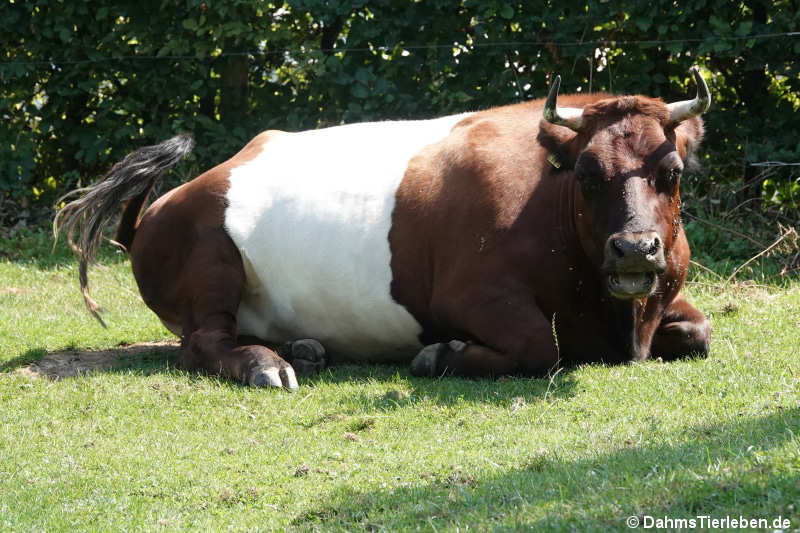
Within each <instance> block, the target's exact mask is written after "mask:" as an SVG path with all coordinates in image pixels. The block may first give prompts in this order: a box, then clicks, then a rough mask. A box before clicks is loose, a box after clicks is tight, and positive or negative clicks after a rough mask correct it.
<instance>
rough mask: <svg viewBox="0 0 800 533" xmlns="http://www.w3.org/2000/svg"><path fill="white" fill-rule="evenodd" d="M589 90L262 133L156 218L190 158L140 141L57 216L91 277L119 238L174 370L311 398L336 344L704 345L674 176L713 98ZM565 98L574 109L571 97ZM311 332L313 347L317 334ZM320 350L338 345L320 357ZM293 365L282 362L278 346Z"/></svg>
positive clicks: (512, 353)
mask: <svg viewBox="0 0 800 533" xmlns="http://www.w3.org/2000/svg"><path fill="white" fill-rule="evenodd" d="M692 73H693V75H694V78H695V80H696V82H697V85H698V94H697V97H695V99H693V100H687V101H682V102H676V103H672V104H665V103H664V102H662V101H661V100H660V99H653V98H648V97H644V96H612V95H609V94H575V95H569V96H564V97H563V98H562V102H561V103H562V105H565V107H560V106H557V105H556V100H557V94H558V88H559V83H560V78H558V77H556V79H555V82H554V83H553V86H552V88H551V91H550V94H549V96H548V98H547V100H546V101H544V100H536V101H531V102H525V103H521V104H516V105H509V106H505V107H500V108H495V109H489V110H485V111H479V112H474V113H464V114H461V115H454V116H448V117H444V118H438V119H433V120H421V121H406V122H403V121H399V122H374V123H362V124H352V125H346V126H338V127H332V128H327V129H321V130H314V131H304V132H299V133H286V132H281V131H267V132H264V133H262V134H260V135H258V136H257V137H256V138H254V139H253V140H252V141H250V143H249V144H248V145H247V146H245V147H244V148H243V149H242V151H240V152H239V153H238V154H236V155H235V156H234V157H233V158H231V159H229V160H228V161H226V162H224V163H222V164H221V165H219V166H217V167H215V168H213V169H211V170H209V171H207V172H205V173H204V174H202V175H200V176H199V177H197V178H195V179H194V180H192V181H190V182H188V183H185V184H183V185H181V186H179V187H177V188H175V189H173V190H171V191H169V192H168V193H166V194H165V195H164V196H162V197H160V198H159V199H158V200H156V201H155V202H154V203H153V204H152V205H151V206H150V207H149V208H148V209H147V210H146V211H145V212H144V214H141V216H140V211H141V208H142V206H143V204H144V202H145V200H146V198H147V196H148V194H149V193H150V190H151V188H152V186H153V183H154V181H155V180H156V179H157V178H158V177H159V176H160V175H161V173H162V172H163V171H164V170H165V169H167V168H169V167H170V166H172V165H173V164H175V163H176V162H177V161H179V160H180V159H181V158H182V157H183V156H184V155H185V154H186V153H187V152H188V151H189V150H190V149H191V147H192V141H191V139H190V138H189V137H187V136H178V137H175V138H173V139H171V140H168V141H166V142H164V143H162V144H159V145H156V146H151V147H146V148H142V149H140V150H137V151H136V152H133V153H132V154H130V155H129V156H128V157H126V158H125V159H124V160H123V161H121V162H120V163H118V164H117V165H116V166H114V168H112V170H111V171H110V173H109V174H108V176H107V177H106V178H105V180H103V181H101V182H100V183H98V184H96V185H94V186H92V187H89V188H87V189H84V190H81V191H76V194H77V195H79V196H80V197H79V198H78V199H77V200H74V201H72V202H71V203H69V204H68V205H66V206H65V207H64V208H63V209H62V211H61V212H60V213H59V215H58V216H57V217H56V221H55V227H56V228H57V230H66V231H67V233H68V234H69V236H70V240H71V241H72V240H73V236H74V234H75V233H76V232H77V233H78V239H77V241H76V243H75V249H76V250H77V252H78V254H79V256H80V280H81V287H82V289H83V291H84V297H85V300H86V303H87V305H88V307H89V309H90V311H92V312H93V314H95V316H98V318H99V315H97V305H96V303H95V302H94V301H93V300H92V299H91V298H90V297H89V295H88V289H87V277H86V268H87V264H88V263H89V262H90V261H91V259H92V257H93V254H94V251H95V249H96V246H97V244H98V242H99V240H100V237H101V234H102V228H103V226H104V225H105V224H106V223H107V222H108V221H109V220H110V219H111V218H112V217H113V216H114V215H115V213H117V212H118V209H119V206H120V205H122V204H123V203H124V202H127V205H126V206H125V208H124V210H123V212H122V216H121V220H120V224H119V228H118V230H117V237H116V240H117V241H118V242H119V243H120V244H121V245H123V246H124V247H125V248H127V249H128V250H129V252H130V255H131V262H132V265H133V272H134V275H135V277H136V281H137V283H138V285H139V290H140V292H141V295H142V298H143V299H144V301H145V303H146V304H147V305H148V306H149V307H150V308H151V309H152V310H153V311H154V312H155V313H156V315H158V317H159V318H160V319H161V320H162V322H163V323H164V324H165V325H166V327H167V328H169V329H170V331H172V332H174V333H175V334H176V335H179V336H180V337H181V351H180V357H179V363H180V364H181V365H182V366H184V367H187V368H194V369H202V370H204V371H207V372H211V373H221V374H224V375H228V376H231V377H233V378H234V379H237V380H241V381H242V382H245V383H248V384H250V385H255V386H284V387H287V388H296V387H297V380H296V377H295V371H294V369H293V365H294V367H296V368H297V369H298V371H307V370H313V369H318V368H320V367H321V366H322V365H324V364H325V361H326V357H327V355H326V351H325V350H327V354H328V355H330V354H339V355H341V356H343V357H346V358H348V359H351V360H359V361H372V362H378V361H393V362H398V361H406V362H411V370H412V372H413V373H414V374H415V375H427V376H433V375H441V374H446V373H450V374H456V375H463V376H488V375H501V374H523V375H541V374H543V373H546V372H547V371H548V370H549V369H551V368H553V367H554V366H555V365H557V364H559V363H560V362H564V363H577V362H590V361H605V362H623V361H631V360H643V359H646V358H648V357H662V358H664V359H673V358H676V357H681V356H687V355H690V354H700V355H704V354H706V353H707V351H708V347H709V338H710V327H709V323H708V321H707V320H706V319H705V317H704V316H703V315H702V314H701V313H700V312H699V311H698V310H697V309H695V308H694V307H692V306H691V305H690V304H689V303H688V302H687V301H686V300H685V299H684V297H683V296H682V295H681V294H680V290H681V287H682V286H683V283H684V280H685V278H686V272H687V267H688V264H689V246H688V244H687V240H686V236H685V234H684V231H683V227H682V226H681V217H680V209H681V207H680V203H681V202H680V198H679V183H680V177H681V172H682V170H683V168H684V166H686V165H688V164H689V161H690V160H691V159H692V152H693V150H694V148H695V147H696V146H697V144H698V142H699V141H700V139H701V137H702V131H703V126H702V121H701V119H700V118H699V115H700V114H702V113H703V112H704V111H705V110H706V109H707V108H708V105H709V103H710V95H709V92H708V87H707V86H706V84H705V82H704V81H703V78H702V77H701V76H700V74H699V72H698V71H697V69H693V70H692ZM567 106H568V107H567ZM312 339H314V340H312ZM322 346H324V347H325V349H323V348H322ZM279 354H280V355H279Z"/></svg>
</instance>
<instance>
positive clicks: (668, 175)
mask: <svg viewBox="0 0 800 533" xmlns="http://www.w3.org/2000/svg"><path fill="white" fill-rule="evenodd" d="M682 173H683V167H672V168H670V169H668V170H666V171H664V172H662V174H661V175H662V176H663V178H662V180H663V181H662V183H663V184H664V185H665V186H667V187H670V188H671V187H674V186H675V184H676V183H678V180H679V179H680V177H681V174H682Z"/></svg>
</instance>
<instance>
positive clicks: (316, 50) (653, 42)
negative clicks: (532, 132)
mask: <svg viewBox="0 0 800 533" xmlns="http://www.w3.org/2000/svg"><path fill="white" fill-rule="evenodd" d="M797 36H800V31H790V32H781V33H760V34H755V35H742V36H737V35H729V36H710V37H703V38H700V37H695V38H688V39H663V40H658V39H644V40H615V39H595V40H590V41H563V42H559V41H496V42H489V43H480V42H477V43H472V44H470V45H466V44H459V43H451V44H409V45H405V44H401V43H396V44H394V45H379V46H373V47H353V48H347V47H345V48H307V49H304V48H297V49H291V50H289V49H287V50H274V51H266V50H260V51H250V52H222V53H220V54H217V55H210V56H196V55H160V56H159V55H155V56H153V55H149V56H147V55H132V56H119V57H103V58H95V59H53V60H35V61H15V60H12V61H0V66H6V65H20V66H22V65H49V66H58V65H79V64H85V63H106V62H110V61H128V60H132V61H147V60H192V61H207V60H213V59H218V58H220V57H237V56H273V55H282V54H287V53H288V54H289V55H310V54H315V53H330V54H334V53H337V54H338V53H348V52H352V53H355V52H359V53H361V52H375V51H385V50H394V49H395V48H398V47H399V48H401V49H403V50H429V49H431V50H435V49H442V48H453V47H454V46H462V47H465V48H467V49H472V48H512V47H517V46H594V45H609V46H612V47H615V46H624V45H659V44H679V43H702V42H704V41H706V40H708V39H713V40H715V41H747V40H751V39H773V38H778V37H797Z"/></svg>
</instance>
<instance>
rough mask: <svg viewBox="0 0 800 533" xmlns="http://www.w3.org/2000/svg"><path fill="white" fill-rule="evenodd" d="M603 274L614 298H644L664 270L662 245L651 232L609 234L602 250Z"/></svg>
mask: <svg viewBox="0 0 800 533" xmlns="http://www.w3.org/2000/svg"><path fill="white" fill-rule="evenodd" d="M604 256H605V257H604V261H603V272H604V273H605V275H606V284H607V286H608V290H609V292H610V293H611V295H612V296H614V297H615V298H620V299H624V300H630V299H633V298H646V297H647V296H649V295H650V294H652V292H653V290H654V289H655V287H656V275H657V274H661V273H662V272H664V271H665V270H666V268H667V261H666V258H665V257H664V245H663V243H662V241H661V238H660V237H659V236H658V233H656V232H655V231H639V232H622V233H615V234H613V235H611V236H610V237H609V238H608V240H607V241H606V245H605V250H604Z"/></svg>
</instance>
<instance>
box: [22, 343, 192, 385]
mask: <svg viewBox="0 0 800 533" xmlns="http://www.w3.org/2000/svg"><path fill="white" fill-rule="evenodd" d="M178 346H179V343H178V341H160V342H140V343H136V344H129V345H127V346H121V347H119V348H114V349H110V350H94V351H90V350H64V351H60V352H53V353H50V354H47V355H46V356H44V357H43V358H42V359H40V360H39V361H36V362H35V363H32V364H30V365H26V366H23V367H20V368H18V369H17V370H16V371H17V372H18V373H20V374H23V375H26V376H30V377H37V378H38V377H46V378H49V379H62V378H70V377H75V376H82V375H84V374H86V373H88V372H92V371H96V370H97V371H102V370H108V369H110V368H113V367H115V366H117V365H118V364H119V362H120V360H121V359H123V358H126V357H136V356H138V355H141V354H143V353H147V352H151V351H153V350H154V349H158V348H177V347H178Z"/></svg>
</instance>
